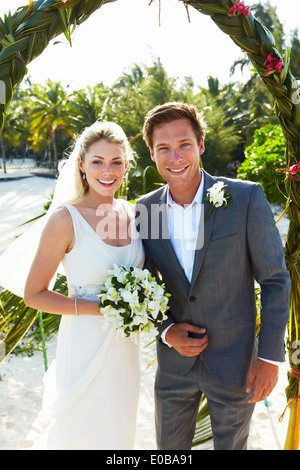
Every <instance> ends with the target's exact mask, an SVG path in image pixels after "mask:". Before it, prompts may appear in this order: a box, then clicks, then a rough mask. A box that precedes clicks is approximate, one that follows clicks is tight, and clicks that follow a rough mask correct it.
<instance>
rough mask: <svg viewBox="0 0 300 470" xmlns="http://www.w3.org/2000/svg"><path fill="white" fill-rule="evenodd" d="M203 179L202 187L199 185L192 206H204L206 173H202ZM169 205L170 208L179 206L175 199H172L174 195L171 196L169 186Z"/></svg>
mask: <svg viewBox="0 0 300 470" xmlns="http://www.w3.org/2000/svg"><path fill="white" fill-rule="evenodd" d="M201 173H202V177H201V182H200V185H199V188H198V190H197V192H196V194H195V197H194V199H193V201H192V204H191V206H192V205H193V204H202V201H203V191H204V172H203V171H202V172H201ZM167 204H168V206H171V207H174V206H177V205H178V204H177V203H176V202H175V201H174V199H173V198H172V195H171V192H170V188H169V186H168V192H167Z"/></svg>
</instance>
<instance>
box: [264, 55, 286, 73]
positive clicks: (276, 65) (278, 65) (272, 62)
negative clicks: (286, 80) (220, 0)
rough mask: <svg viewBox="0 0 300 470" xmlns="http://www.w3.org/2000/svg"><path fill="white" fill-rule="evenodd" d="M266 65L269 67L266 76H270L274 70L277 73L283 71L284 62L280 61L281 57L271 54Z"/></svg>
mask: <svg viewBox="0 0 300 470" xmlns="http://www.w3.org/2000/svg"><path fill="white" fill-rule="evenodd" d="M264 65H266V66H267V68H266V72H265V75H268V74H269V73H270V72H272V71H273V70H275V72H277V73H280V72H281V70H282V66H283V61H282V59H279V57H274V56H273V54H269V55H268V57H267V59H266V60H265V62H264Z"/></svg>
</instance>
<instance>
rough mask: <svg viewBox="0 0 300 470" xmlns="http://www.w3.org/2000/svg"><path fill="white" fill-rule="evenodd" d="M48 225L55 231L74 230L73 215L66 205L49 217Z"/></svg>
mask: <svg viewBox="0 0 300 470" xmlns="http://www.w3.org/2000/svg"><path fill="white" fill-rule="evenodd" d="M47 227H48V229H49V228H51V229H52V230H55V231H66V232H67V233H68V232H72V231H73V223H72V217H71V214H70V212H69V211H68V209H67V208H66V207H65V206H62V207H59V208H57V209H55V210H54V211H53V213H52V214H51V215H50V217H49V220H48V222H47Z"/></svg>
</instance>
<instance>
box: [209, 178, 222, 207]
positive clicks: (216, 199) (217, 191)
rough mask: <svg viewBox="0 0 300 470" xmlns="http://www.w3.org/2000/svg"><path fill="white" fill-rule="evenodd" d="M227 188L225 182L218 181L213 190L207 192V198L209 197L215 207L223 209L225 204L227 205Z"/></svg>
mask: <svg viewBox="0 0 300 470" xmlns="http://www.w3.org/2000/svg"><path fill="white" fill-rule="evenodd" d="M224 186H225V184H224V182H223V181H218V183H215V184H214V185H213V186H212V187H211V188H209V189H208V190H207V197H209V202H212V203H213V205H214V206H215V207H221V206H222V205H223V203H225V204H226V205H227V200H226V199H225V190H224V189H223V188H224Z"/></svg>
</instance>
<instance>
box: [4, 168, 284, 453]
mask: <svg viewBox="0 0 300 470" xmlns="http://www.w3.org/2000/svg"><path fill="white" fill-rule="evenodd" d="M4 176H5V178H11V179H10V180H9V181H1V179H3V177H4ZM16 178H18V179H16ZM54 185H55V180H54V179H51V178H44V177H36V176H31V175H30V171H29V170H28V169H21V170H14V169H12V170H9V173H8V175H4V174H3V171H2V170H0V253H1V251H2V250H3V249H4V248H5V247H6V246H7V244H8V243H9V242H10V241H11V240H12V239H13V238H14V236H15V235H16V234H19V233H21V231H22V229H15V227H16V225H18V224H20V223H22V222H25V221H26V220H28V219H30V218H32V217H34V216H37V215H39V214H40V213H41V209H42V205H43V203H45V202H47V200H48V198H49V195H50V194H51V192H52V191H53V188H54ZM273 209H274V216H275V219H277V217H278V216H279V215H280V212H281V208H280V207H275V206H274V207H273ZM287 225H288V221H287V218H286V217H284V218H283V219H282V220H281V221H280V223H279V224H278V227H279V230H280V233H281V236H282V240H283V241H284V238H285V234H286V230H287ZM20 230H21V231H20ZM145 345H146V343H145V341H143V349H142V351H141V356H142V383H141V396H140V404H139V415H138V427H137V438H136V449H137V450H155V449H156V444H155V429H154V400H153V387H154V376H155V371H156V362H155V363H154V364H152V365H151V366H150V367H148V365H149V363H150V362H151V361H152V360H153V359H154V358H155V349H154V345H152V346H148V347H147V348H146V349H145V348H144V346H145ZM55 350H56V338H55V337H54V338H52V340H50V341H49V342H47V355H48V362H49V364H50V363H51V361H52V360H53V359H54V357H55ZM287 366H288V365H287V362H286V363H285V364H283V365H282V366H281V367H280V376H279V381H278V384H277V386H276V388H275V390H274V391H273V392H272V394H271V395H270V397H269V398H268V401H267V404H268V406H266V404H265V402H261V403H258V404H257V405H256V408H255V411H254V415H253V419H252V424H251V430H250V436H249V445H248V448H249V450H280V449H283V446H284V442H285V437H286V430H287V425H288V417H289V411H287V412H286V414H285V417H284V419H283V421H282V422H281V423H280V422H279V417H280V415H281V414H282V412H283V411H284V409H285V406H286V398H285V388H286V386H287ZM43 375H44V362H43V355H42V352H40V351H36V352H35V353H34V355H33V356H30V357H28V356H27V357H22V356H20V355H18V356H15V355H14V354H12V355H10V356H9V357H8V358H7V359H6V360H5V361H4V362H3V363H2V364H0V449H1V450H26V449H31V448H32V447H33V446H34V444H35V442H36V441H37V440H38V439H39V438H40V437H41V435H42V434H43V432H44V431H45V429H46V427H47V426H48V425H49V424H50V422H49V419H48V418H47V417H46V416H45V415H44V413H43V410H42V397H43ZM199 449H208V450H212V449H213V444H212V441H208V442H207V443H205V444H203V445H202V446H199Z"/></svg>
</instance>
